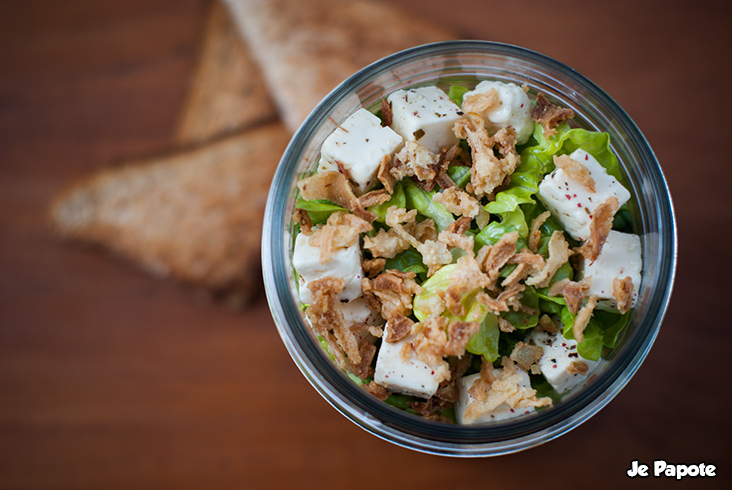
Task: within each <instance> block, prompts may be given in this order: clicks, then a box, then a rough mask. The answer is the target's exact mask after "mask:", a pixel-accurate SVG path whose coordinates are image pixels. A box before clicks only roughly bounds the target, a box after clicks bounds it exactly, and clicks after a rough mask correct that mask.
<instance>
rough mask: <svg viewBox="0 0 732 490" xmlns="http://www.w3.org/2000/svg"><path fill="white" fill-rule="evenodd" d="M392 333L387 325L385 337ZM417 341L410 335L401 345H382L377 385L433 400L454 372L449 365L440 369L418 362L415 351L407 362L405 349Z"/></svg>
mask: <svg viewBox="0 0 732 490" xmlns="http://www.w3.org/2000/svg"><path fill="white" fill-rule="evenodd" d="M389 329H390V327H389V323H387V324H386V326H385V327H384V336H386V334H387V333H388V331H389ZM413 340H414V335H412V334H410V335H408V336H407V337H405V338H404V339H402V340H400V341H399V342H394V343H390V342H386V340H383V341H382V342H381V348H379V355H378V357H377V358H376V372H375V373H374V381H376V382H377V383H378V384H380V385H382V386H383V387H385V388H386V389H387V390H389V391H392V392H395V393H402V394H405V395H413V396H418V397H420V398H429V397H431V396H432V395H434V394H435V392H436V391H437V388H438V387H439V385H440V383H441V382H442V381H443V380H445V379H447V378H449V377H450V369H449V367H448V366H447V363H443V364H440V365H438V366H430V365H428V364H426V363H425V362H423V361H421V360H420V359H418V358H417V355H416V354H415V353H414V350H413V349H410V350H409V355H408V356H407V357H406V359H403V358H402V348H403V347H404V346H405V345H407V344H408V343H410V342H412V341H413Z"/></svg>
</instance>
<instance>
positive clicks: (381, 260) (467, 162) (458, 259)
mask: <svg viewBox="0 0 732 490" xmlns="http://www.w3.org/2000/svg"><path fill="white" fill-rule="evenodd" d="M573 117H574V114H573V112H572V111H571V110H570V109H568V108H564V107H560V106H558V105H556V104H554V103H552V102H551V101H550V100H549V99H548V98H547V97H546V96H544V95H543V94H541V93H538V94H535V95H534V94H530V93H529V91H528V90H527V89H526V87H522V86H519V85H517V84H513V83H504V82H500V81H492V80H483V81H481V82H480V83H477V85H475V86H474V87H466V86H462V85H452V86H425V87H416V88H412V89H408V90H398V91H395V92H393V93H391V94H389V95H388V97H385V98H384V99H382V100H381V105H380V108H379V109H378V110H376V111H369V110H367V109H366V108H360V109H358V110H356V111H355V112H354V113H353V114H351V115H350V116H349V117H348V118H346V119H345V120H344V121H343V122H342V123H341V124H340V125H339V126H338V127H337V128H336V129H335V130H334V131H333V132H332V134H330V135H329V136H328V137H327V138H326V139H325V141H324V143H323V145H322V147H321V150H320V159H319V162H318V165H317V168H316V169H315V170H314V172H312V173H310V174H309V175H307V176H304V177H303V178H302V179H301V180H300V181H299V182H298V189H299V194H298V198H297V199H298V200H297V203H296V206H295V208H296V209H295V220H296V226H295V228H296V235H295V239H294V246H293V256H292V263H293V266H294V270H295V275H296V278H297V282H298V286H299V292H298V294H299V297H300V301H301V303H302V310H303V313H304V316H305V317H306V319H307V322H308V324H309V326H310V327H311V329H312V330H313V332H314V334H315V335H316V336H317V338H318V339H319V340H320V343H321V344H322V347H323V349H324V350H325V351H326V352H327V355H329V356H330V357H331V358H332V360H333V362H335V363H336V364H337V366H338V367H339V368H340V369H342V370H343V371H344V372H346V373H347V374H348V375H349V377H350V378H351V379H352V380H353V381H354V382H355V383H358V384H359V385H361V386H362V387H363V389H365V390H367V391H368V392H369V393H371V394H372V395H374V396H376V397H377V398H379V399H381V400H383V401H384V402H385V403H388V404H391V405H393V406H395V407H398V408H400V409H403V410H406V411H408V412H411V413H413V414H416V415H419V416H422V417H425V418H429V419H433V420H439V421H443V422H450V423H460V424H480V423H491V422H494V421H500V420H506V419H510V418H514V417H519V416H523V415H527V414H531V413H533V412H535V411H537V410H542V409H544V408H546V407H549V406H551V405H553V404H555V403H558V402H560V400H561V399H562V397H563V396H566V394H567V393H569V392H570V391H571V390H573V389H576V388H578V387H580V386H582V385H583V384H585V383H586V382H588V381H589V380H590V379H591V378H592V376H593V375H594V374H596V373H598V372H599V371H600V370H601V369H602V365H603V363H604V361H603V359H604V358H606V357H607V356H608V353H609V352H611V350H612V349H613V347H615V345H616V344H617V342H618V340H619V338H620V336H621V335H622V334H623V332H624V329H625V326H626V325H627V323H628V319H629V316H630V314H631V310H632V308H633V307H634V305H635V303H636V302H637V300H638V291H639V288H640V282H641V272H642V259H641V241H640V239H639V237H638V236H637V235H635V234H634V233H633V222H632V220H631V218H630V216H631V214H630V212H629V210H628V204H629V200H630V199H631V195H630V193H629V192H628V190H627V189H626V187H625V186H624V185H623V176H622V174H621V172H620V167H619V164H618V160H617V157H616V156H615V154H614V153H613V152H612V150H611V148H610V141H609V136H608V134H606V133H601V132H595V131H589V130H586V129H583V128H580V127H576V125H573V123H572V120H573Z"/></svg>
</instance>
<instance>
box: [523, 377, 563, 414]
mask: <svg viewBox="0 0 732 490" xmlns="http://www.w3.org/2000/svg"><path fill="white" fill-rule="evenodd" d="M529 377H530V380H531V387H532V388H534V389H535V390H536V397H537V398H543V397H545V396H548V397H549V398H551V399H552V402H553V403H559V401H560V400H561V399H562V395H561V394H559V393H557V390H555V389H554V387H553V386H552V385H551V384H550V383H549V381H547V380H546V378H545V377H544V376H543V375H541V374H531V375H530V376H529ZM544 408H546V407H539V408H537V410H543V409H544Z"/></svg>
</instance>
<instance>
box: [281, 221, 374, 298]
mask: <svg viewBox="0 0 732 490" xmlns="http://www.w3.org/2000/svg"><path fill="white" fill-rule="evenodd" d="M292 265H293V267H294V268H295V270H296V271H297V274H298V275H299V276H300V277H299V281H300V283H299V284H300V289H299V290H300V300H301V301H302V302H303V303H305V304H310V303H311V302H312V301H313V293H312V292H311V291H310V289H308V284H310V283H311V282H312V281H316V280H318V279H322V278H324V277H328V276H332V277H340V278H343V279H344V280H345V281H346V284H345V287H344V288H343V291H342V292H341V293H340V294H339V295H338V296H337V298H338V299H339V300H341V301H343V302H347V301H351V300H354V299H356V298H358V297H359V296H361V281H362V279H363V277H364V274H363V269H362V268H361V248H360V247H359V244H358V242H356V243H354V244H353V245H351V246H350V247H348V248H339V249H336V250H333V253H332V254H331V259H330V260H329V261H328V262H325V263H321V262H320V248H318V247H313V246H311V245H310V237H309V236H308V235H305V234H304V233H300V234H299V235H297V238H296V239H295V249H294V250H293V252H292Z"/></svg>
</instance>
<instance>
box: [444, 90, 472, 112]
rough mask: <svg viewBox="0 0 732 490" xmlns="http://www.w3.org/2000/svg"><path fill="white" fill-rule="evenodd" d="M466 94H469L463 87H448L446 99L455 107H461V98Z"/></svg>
mask: <svg viewBox="0 0 732 490" xmlns="http://www.w3.org/2000/svg"><path fill="white" fill-rule="evenodd" d="M468 92H470V89H469V88H468V87H463V86H462V85H450V88H449V89H448V91H447V97H448V98H449V99H450V100H451V101H453V102H454V103H455V105H456V106H458V107H462V106H463V97H464V96H465V94H466V93H468Z"/></svg>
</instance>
